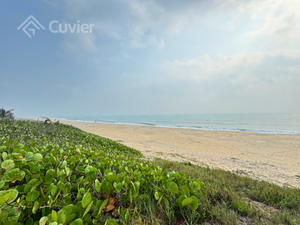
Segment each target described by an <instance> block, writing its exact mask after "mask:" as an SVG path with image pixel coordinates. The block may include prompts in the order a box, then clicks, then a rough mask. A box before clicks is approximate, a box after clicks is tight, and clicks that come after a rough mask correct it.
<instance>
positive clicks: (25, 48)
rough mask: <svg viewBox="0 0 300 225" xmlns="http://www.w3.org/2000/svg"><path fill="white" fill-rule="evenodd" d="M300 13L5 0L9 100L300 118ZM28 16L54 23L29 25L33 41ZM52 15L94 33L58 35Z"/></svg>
mask: <svg viewBox="0 0 300 225" xmlns="http://www.w3.org/2000/svg"><path fill="white" fill-rule="evenodd" d="M299 8H300V1H298V0H284V1H283V0H189V1H184V0H172V1H171V0H39V1H36V0H26V1H20V0H1V1H0V30H1V39H0V40H1V41H0V107H4V108H5V109H11V108H12V109H15V115H16V116H17V117H35V116H48V117H55V116H92V115H143V114H198V113H300V101H299V98H300V10H299ZM30 15H32V16H34V18H36V20H37V21H38V22H39V23H40V24H41V25H42V26H43V27H44V28H45V29H42V28H40V27H39V28H40V29H37V28H35V26H34V24H32V23H31V24H29V25H28V27H27V28H26V29H25V30H27V32H28V33H29V34H30V35H31V38H30V37H29V36H28V35H27V34H26V33H25V32H24V31H23V28H24V26H25V25H26V24H25V25H24V26H23V27H21V28H20V29H17V28H18V27H19V26H20V25H21V24H22V23H23V22H24V21H25V20H26V19H27V18H28V17H29V16H30ZM31 21H32V20H31ZM52 21H55V22H54V23H53V24H55V25H54V26H53V27H52V28H53V30H55V31H58V26H59V25H58V24H61V25H60V26H61V27H63V28H64V27H65V25H66V24H67V25H66V26H69V28H70V27H73V26H74V25H76V26H77V25H78V24H79V25H83V24H84V26H91V31H92V32H88V33H87V32H76V31H75V32H73V33H72V32H71V31H70V29H68V30H65V31H66V32H64V33H62V32H56V33H52V32H51V31H50V28H49V24H51V22H52ZM91 24H92V25H91ZM33 29H35V30H34V31H33ZM62 31H63V30H62ZM33 32H35V33H34V34H33Z"/></svg>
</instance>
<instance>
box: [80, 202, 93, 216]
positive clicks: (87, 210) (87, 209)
mask: <svg viewBox="0 0 300 225" xmlns="http://www.w3.org/2000/svg"><path fill="white" fill-rule="evenodd" d="M92 205H93V202H91V203H90V204H89V205H88V207H87V208H86V210H85V212H84V214H83V216H82V218H83V217H84V216H85V215H86V214H87V213H88V212H89V211H90V209H91V207H92Z"/></svg>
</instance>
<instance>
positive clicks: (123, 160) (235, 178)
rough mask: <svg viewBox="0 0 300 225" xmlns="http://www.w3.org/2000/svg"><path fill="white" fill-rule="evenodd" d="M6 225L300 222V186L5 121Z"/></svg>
mask: <svg viewBox="0 0 300 225" xmlns="http://www.w3.org/2000/svg"><path fill="white" fill-rule="evenodd" d="M0 150H1V152H0V154H1V156H0V160H1V162H0V164H1V168H0V224H28V225H29V224H51V225H56V224H57V225H58V224H73V225H74V224H75V225H76V224H117V223H119V224H176V225H177V224H178V225H179V224H203V223H205V222H206V223H208V224H295V225H297V224H300V190H299V189H295V188H286V187H279V186H277V185H274V184H271V183H267V182H261V181H258V180H254V179H251V178H248V177H242V176H239V175H237V174H235V173H231V172H228V171H224V170H220V169H210V168H208V167H199V166H195V165H192V164H191V163H188V162H184V163H178V162H171V161H166V160H163V159H154V160H153V161H151V162H148V161H145V160H144V159H143V158H142V154H141V153H140V152H139V151H137V150H135V149H132V148H129V147H127V146H124V145H122V144H120V143H118V142H115V141H112V140H109V139H106V138H103V137H99V136H96V135H93V134H89V133H86V132H83V131H81V130H79V129H77V128H74V127H71V126H67V125H63V124H54V125H49V124H43V123H41V122H31V121H19V120H15V121H14V120H11V119H0Z"/></svg>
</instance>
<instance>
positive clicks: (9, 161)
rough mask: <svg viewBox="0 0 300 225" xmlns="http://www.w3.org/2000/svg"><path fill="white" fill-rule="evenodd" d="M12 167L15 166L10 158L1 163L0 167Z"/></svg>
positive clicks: (7, 168) (8, 168)
mask: <svg viewBox="0 0 300 225" xmlns="http://www.w3.org/2000/svg"><path fill="white" fill-rule="evenodd" d="M14 167H15V163H14V161H13V160H11V159H7V160H5V161H3V162H2V163H1V168H3V169H6V170H10V169H12V168H14Z"/></svg>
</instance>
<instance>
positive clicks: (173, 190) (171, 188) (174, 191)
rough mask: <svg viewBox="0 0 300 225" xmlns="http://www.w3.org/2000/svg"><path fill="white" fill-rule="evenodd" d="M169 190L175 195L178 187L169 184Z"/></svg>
mask: <svg viewBox="0 0 300 225" xmlns="http://www.w3.org/2000/svg"><path fill="white" fill-rule="evenodd" d="M169 189H170V190H171V191H172V192H173V193H177V192H178V185H177V184H176V183H175V182H170V183H169Z"/></svg>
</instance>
